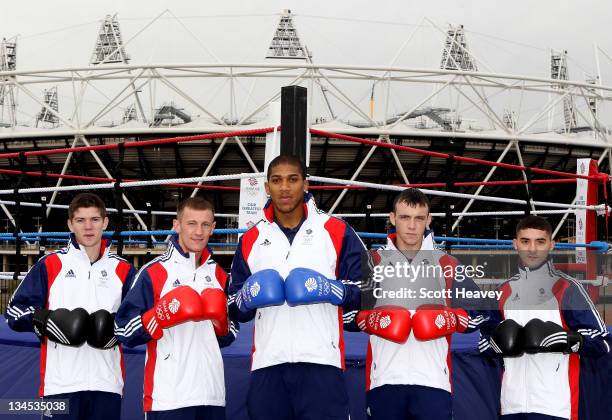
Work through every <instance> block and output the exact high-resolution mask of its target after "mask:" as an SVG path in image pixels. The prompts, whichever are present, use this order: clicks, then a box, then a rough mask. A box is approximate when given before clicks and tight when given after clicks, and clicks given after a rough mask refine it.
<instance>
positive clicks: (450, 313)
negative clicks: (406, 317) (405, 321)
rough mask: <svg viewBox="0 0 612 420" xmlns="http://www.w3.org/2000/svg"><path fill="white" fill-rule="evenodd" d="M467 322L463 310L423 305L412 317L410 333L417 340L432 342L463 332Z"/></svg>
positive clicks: (467, 319) (466, 315)
mask: <svg viewBox="0 0 612 420" xmlns="http://www.w3.org/2000/svg"><path fill="white" fill-rule="evenodd" d="M468 322H469V317H468V314H467V312H466V311H465V310H463V309H453V308H449V307H446V306H444V305H423V306H420V307H418V308H417V310H416V313H415V314H414V316H413V317H412V331H413V332H414V336H415V337H416V338H417V339H419V340H434V339H436V338H440V337H445V336H447V335H451V334H452V333H454V332H464V331H465V330H466V329H467V327H468Z"/></svg>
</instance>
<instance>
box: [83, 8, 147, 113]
mask: <svg viewBox="0 0 612 420" xmlns="http://www.w3.org/2000/svg"><path fill="white" fill-rule="evenodd" d="M129 61H130V56H129V55H128V54H127V53H126V51H125V46H124V44H123V37H122V36H121V29H120V28H119V20H118V19H117V14H114V15H112V16H111V15H106V17H105V18H104V20H102V23H101V25H100V30H99V31H98V35H97V37H96V44H95V47H94V50H93V53H92V54H91V59H90V61H89V63H90V64H91V65H93V66H96V65H102V64H109V63H124V64H128V63H129ZM130 73H131V72H130V71H129V70H128V74H130ZM130 86H131V88H132V92H133V93H134V98H135V99H136V104H137V106H138V110H139V111H140V115H141V117H142V120H143V121H144V122H147V119H146V115H145V113H144V108H143V107H142V103H141V102H140V98H139V96H138V93H139V92H140V91H137V90H136V87H135V86H134V83H133V82H131V83H130Z"/></svg>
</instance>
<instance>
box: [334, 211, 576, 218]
mask: <svg viewBox="0 0 612 420" xmlns="http://www.w3.org/2000/svg"><path fill="white" fill-rule="evenodd" d="M569 211H570V213H571V212H572V210H569ZM567 212H568V210H536V211H531V212H530V213H531V214H566V213H567ZM524 215H525V212H524V211H520V210H516V211H474V212H455V213H452V216H453V217H476V216H524ZM334 216H335V217H338V218H341V219H346V218H352V217H366V216H367V215H366V214H365V213H335V214H334ZM431 216H432V217H444V216H446V213H431ZM370 217H377V218H378V217H389V213H370Z"/></svg>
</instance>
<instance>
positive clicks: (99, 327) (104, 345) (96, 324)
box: [87, 309, 117, 350]
mask: <svg viewBox="0 0 612 420" xmlns="http://www.w3.org/2000/svg"><path fill="white" fill-rule="evenodd" d="M87 344H89V345H90V346H91V347H95V348H97V349H103V350H104V349H110V348H112V347H114V346H116V345H117V338H116V337H115V314H111V313H110V312H108V311H107V310H104V309H100V310H99V311H96V312H94V313H93V314H91V315H89V323H88V326H87Z"/></svg>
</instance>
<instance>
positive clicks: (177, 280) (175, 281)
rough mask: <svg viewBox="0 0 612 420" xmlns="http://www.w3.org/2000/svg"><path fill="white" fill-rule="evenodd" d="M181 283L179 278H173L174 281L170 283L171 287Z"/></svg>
mask: <svg viewBox="0 0 612 420" xmlns="http://www.w3.org/2000/svg"><path fill="white" fill-rule="evenodd" d="M180 285H181V282H180V281H179V279H176V280H174V283H172V287H178V286H180Z"/></svg>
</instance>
